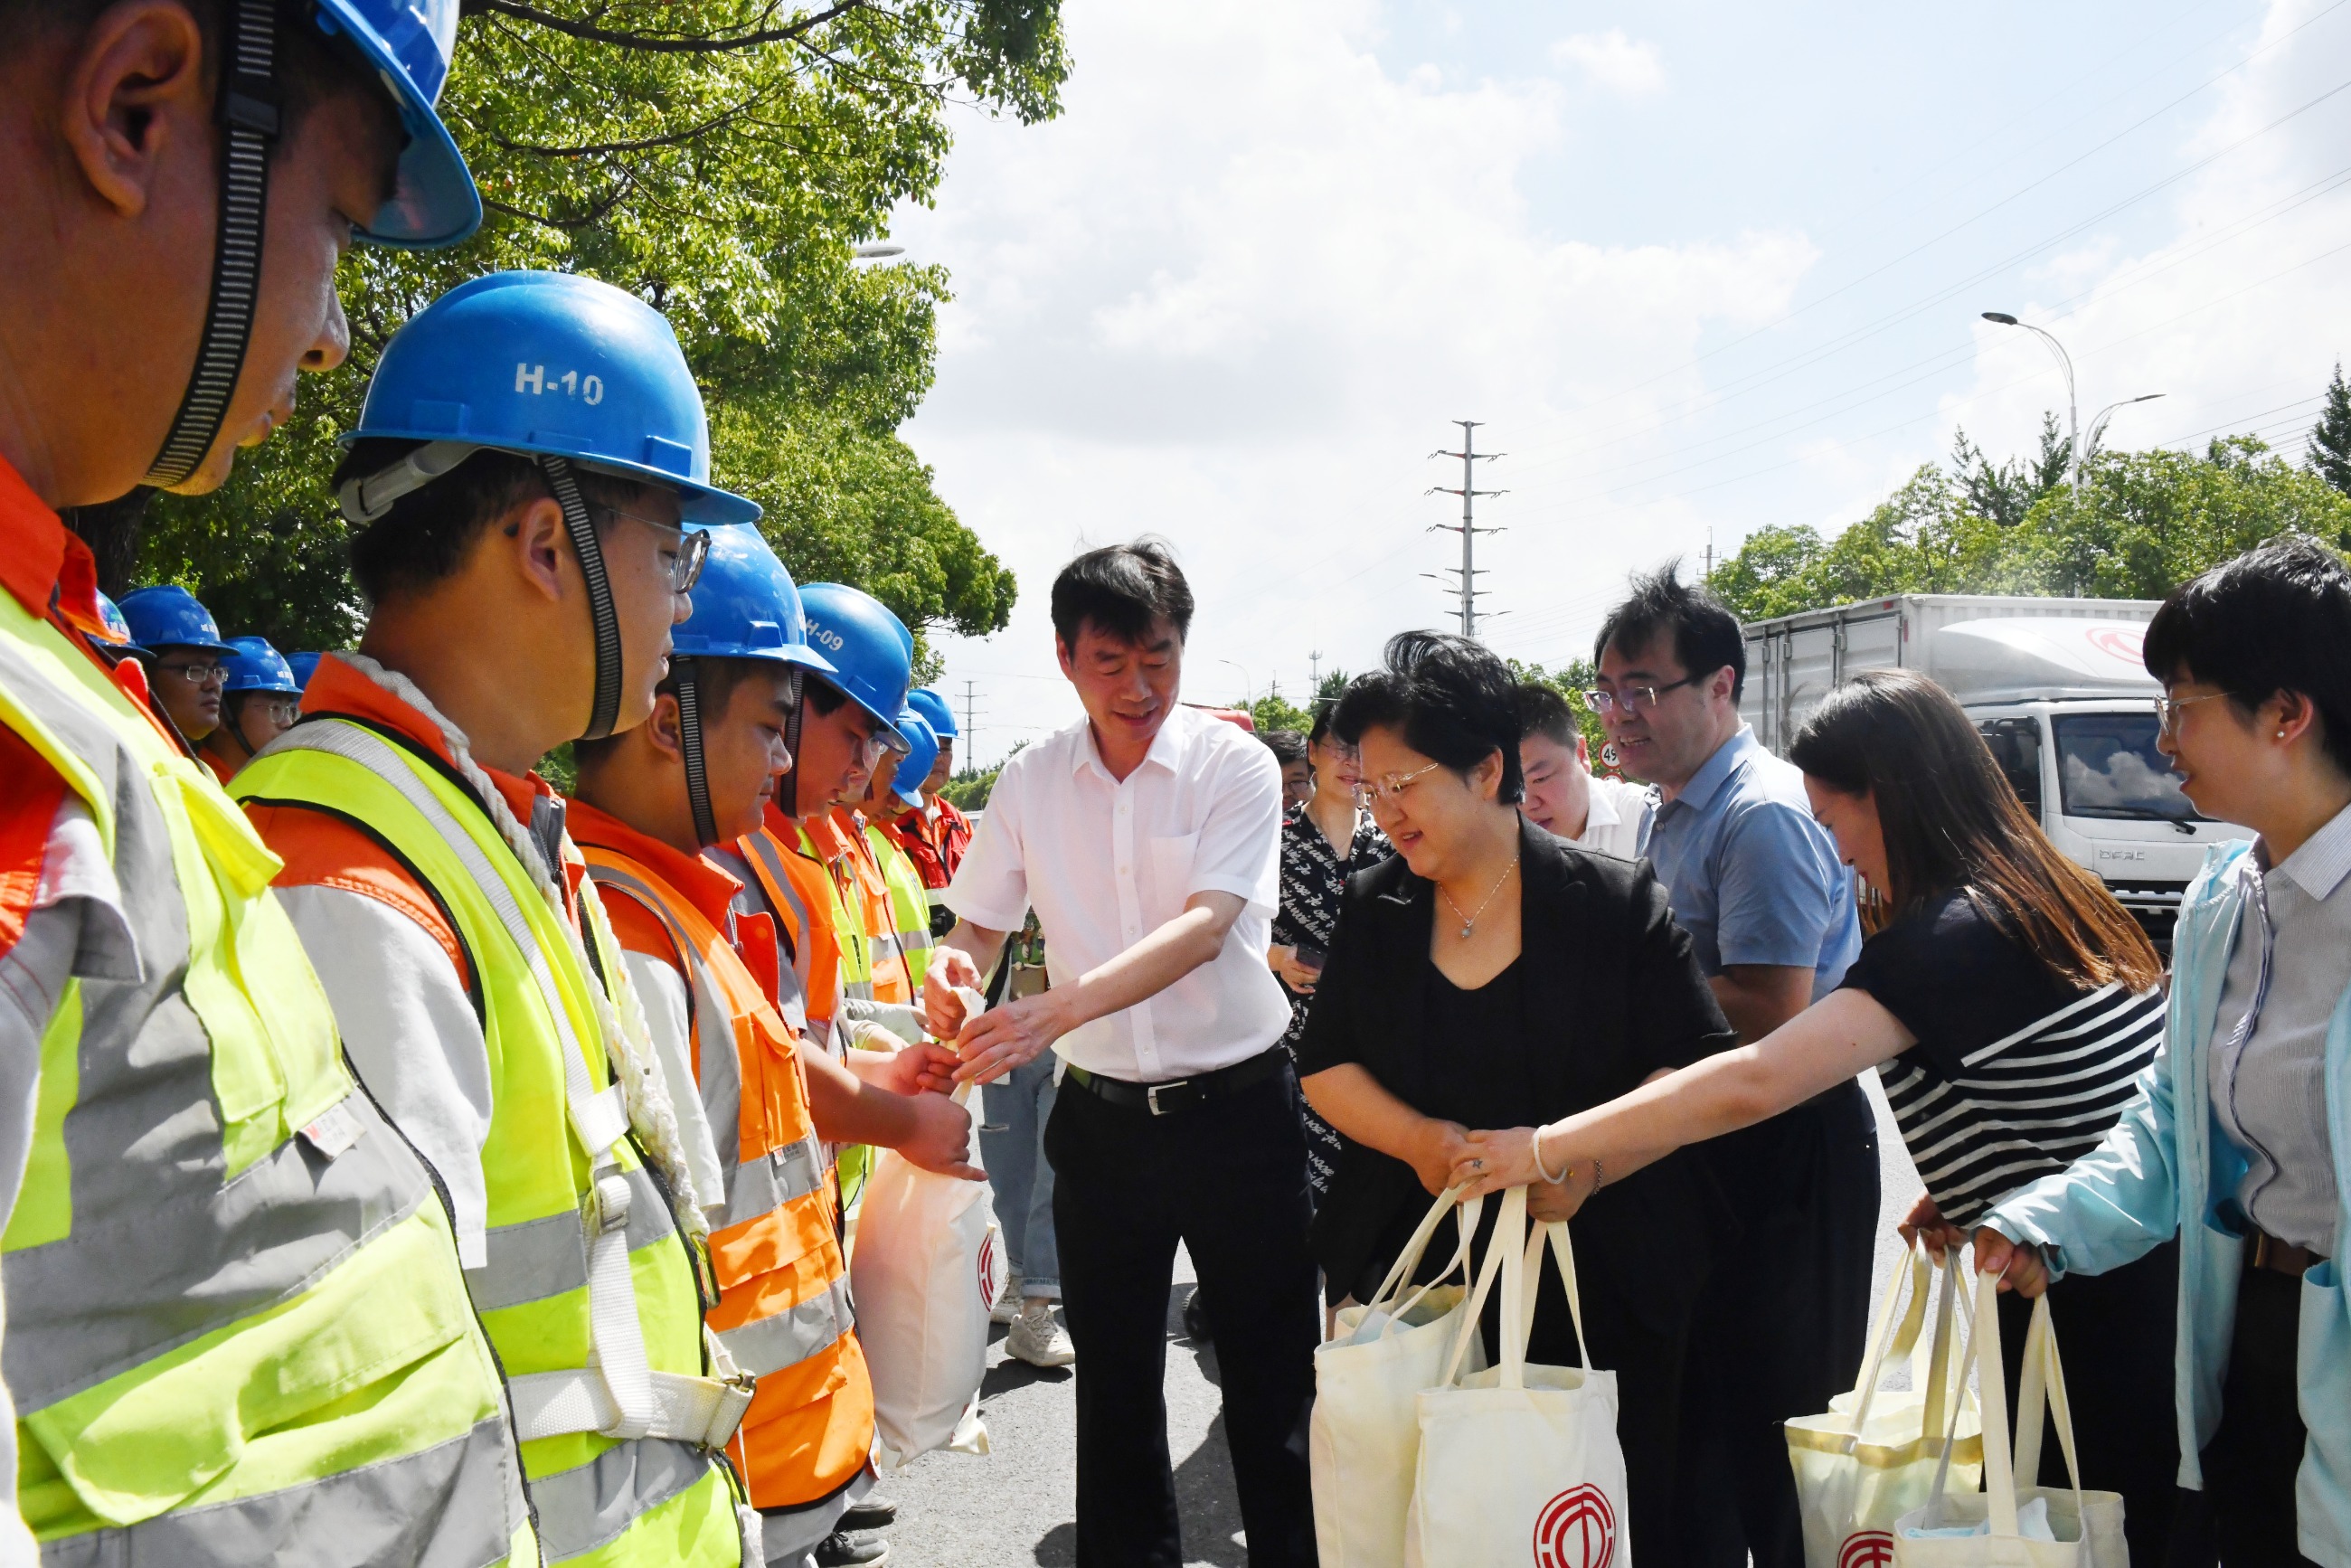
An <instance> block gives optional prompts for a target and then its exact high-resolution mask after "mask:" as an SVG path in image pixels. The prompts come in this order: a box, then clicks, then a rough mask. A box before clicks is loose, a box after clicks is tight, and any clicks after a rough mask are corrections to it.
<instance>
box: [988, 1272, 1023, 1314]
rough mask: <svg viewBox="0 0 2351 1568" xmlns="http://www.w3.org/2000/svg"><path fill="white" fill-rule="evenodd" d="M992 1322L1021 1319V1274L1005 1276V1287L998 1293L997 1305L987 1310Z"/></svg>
mask: <svg viewBox="0 0 2351 1568" xmlns="http://www.w3.org/2000/svg"><path fill="white" fill-rule="evenodd" d="M987 1321H988V1322H992V1323H1017V1322H1019V1321H1020V1276H1019V1275H1018V1274H1007V1275H1005V1276H1004V1289H1002V1290H1001V1291H998V1292H997V1293H996V1305H994V1306H993V1307H990V1308H989V1309H988V1310H987Z"/></svg>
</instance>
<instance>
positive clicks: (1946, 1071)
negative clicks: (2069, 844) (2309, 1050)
mask: <svg viewBox="0 0 2351 1568" xmlns="http://www.w3.org/2000/svg"><path fill="white" fill-rule="evenodd" d="M1844 984H1845V985H1846V986H1847V987H1850V988H1855V989H1857V990H1863V991H1866V992H1868V993H1869V994H1870V995H1871V996H1872V997H1873V998H1876V1000H1877V1002H1878V1003H1879V1004H1880V1005H1881V1006H1883V1007H1885V1008H1886V1010H1887V1011H1888V1012H1891V1013H1892V1014H1894V1016H1895V1017H1896V1019H1900V1020H1901V1022H1902V1024H1903V1025H1904V1027H1905V1028H1907V1029H1908V1030H1910V1032H1911V1033H1912V1034H1913V1035H1914V1036H1916V1037H1917V1044H1916V1045H1914V1046H1912V1047H1911V1048H1910V1049H1909V1050H1907V1051H1904V1052H1903V1053H1902V1054H1901V1055H1900V1056H1898V1057H1896V1058H1895V1060H1894V1061H1891V1062H1888V1063H1886V1065H1885V1066H1884V1067H1882V1068H1880V1069H1879V1070H1878V1071H1879V1076H1880V1078H1881V1079H1882V1080H1883V1082H1884V1083H1885V1086H1886V1101H1887V1103H1888V1104H1889V1105H1890V1106H1891V1107H1892V1109H1893V1112H1894V1119H1895V1123H1896V1125H1898V1126H1899V1127H1900V1128H1901V1130H1902V1141H1903V1143H1904V1144H1905V1145H1907V1146H1908V1148H1909V1151H1910V1158H1911V1161H1912V1163H1913V1164H1915V1165H1916V1166H1917V1169H1918V1177H1919V1180H1920V1181H1922V1182H1923V1183H1925V1184H1926V1187H1927V1193H1928V1197H1932V1198H1933V1199H1934V1200H1935V1207H1937V1208H1938V1209H1940V1210H1941V1211H1942V1213H1943V1217H1944V1218H1946V1219H1947V1220H1949V1222H1951V1223H1952V1224H1954V1225H1959V1226H1968V1225H1972V1224H1974V1223H1975V1221H1976V1220H1977V1218H1979V1217H1980V1216H1981V1215H1982V1214H1983V1213H1984V1211H1985V1210H1987V1209H1989V1208H1990V1207H1991V1206H1992V1205H1993V1204H1995V1203H1998V1202H1999V1201H2000V1200H2001V1198H2003V1197H2007V1196H2008V1195H2009V1194H2010V1193H2011V1192H2014V1191H2016V1190H2017V1189H2018V1188H2019V1187H2022V1186H2026V1185H2027V1184H2029V1183H2031V1182H2033V1181H2036V1180H2038V1179H2039V1178H2040V1177H2042V1176H2047V1175H2049V1174H2051V1173H2052V1172H2054V1171H2060V1170H2063V1169H2064V1168H2065V1167H2066V1166H2069V1165H2071V1164H2073V1163H2074V1161H2075V1160H2076V1159H2078V1158H2080V1157H2081V1156H2082V1155H2085V1154H2087V1153H2089V1152H2090V1151H2091V1150H2092V1149H2094V1148H2095V1147H2096V1146H2097V1145H2098V1143H2099V1141H2100V1140H2101V1139H2102V1138H2104V1137H2105V1133H2106V1129H2107V1128H2109V1127H2111V1126H2113V1125H2114V1124H2115V1122H2116V1118H2117V1117H2119V1116H2120V1115H2121V1113H2122V1111H2123V1108H2124V1107H2125V1106H2126V1105H2127V1104H2129V1103H2130V1101H2131V1097H2132V1094H2133V1092H2135V1085H2134V1081H2135V1080H2136V1079H2137V1076H2138V1074H2139V1072H2140V1071H2142V1070H2143V1069H2144V1068H2146V1067H2147V1064H2148V1063H2149V1062H2151V1061H2154V1060H2155V1054H2156V1051H2158V1048H2159V1047H2160V1046H2161V1045H2162V1043H2163V1013H2164V998H2163V993H2162V992H2161V991H2160V990H2150V991H2147V992H2143V993H2138V994H2133V993H2132V992H2131V991H2130V990H2128V989H2127V988H2125V987H2124V986H2123V985H2122V984H2121V983H2120V982H2116V983H2115V984H2111V985H2107V986H2104V987H2101V988H2097V989H2095V990H2087V991H2085V990H2083V989H2082V988H2078V987H2076V986H2074V985H2073V984H2071V983H2070V982H2067V981H2065V980H2064V979H2061V978H2060V977H2057V976H2056V975H2054V974H2053V973H2051V972H2050V970H2049V969H2048V968H2047V967H2045V966H2044V965H2043V964H2042V963H2041V961H2040V960H2039V959H2038V958H2037V957H2035V956H2033V954H2032V950H2031V949H2030V948H2029V947H2027V946H2025V944H2024V943H2023V942H2022V941H2021V940H2019V939H2018V938H2016V937H2015V936H2011V934H2010V933H2009V932H2008V931H2007V930H2006V929H2005V928H2004V927H2003V926H2002V925H2001V924H2000V923H1999V922H1998V921H1997V920H1995V919H1993V918H1992V917H1991V916H1990V915H1986V914H1984V913H1983V912H1982V911H1980V910H1979V909H1978V908H1977V907H1976V906H1975V904H1973V903H1972V902H1970V900H1969V899H1968V898H1967V897H1966V896H1965V895H1964V894H1953V895H1951V896H1949V897H1948V898H1945V899H1943V900H1941V901H1939V902H1930V903H1929V904H1928V905H1927V907H1925V908H1923V909H1921V910H1919V911H1917V913H1915V914H1913V915H1909V916H1907V917H1906V918H1905V919H1902V920H1899V921H1896V923H1895V924H1894V925H1890V926H1888V927H1887V928H1886V930H1884V931H1881V932H1879V933H1878V934H1877V935H1876V936H1873V937H1871V938H1870V939H1869V941H1868V943H1867V944H1866V945H1865V946H1864V947H1863V949H1862V956H1861V957H1860V958H1859V959H1858V960H1857V961H1856V962H1855V965H1854V967H1853V968H1852V970H1851V971H1850V972H1849V973H1848V974H1847V976H1846V977H1845V980H1844Z"/></svg>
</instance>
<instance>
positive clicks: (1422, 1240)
mask: <svg viewBox="0 0 2351 1568" xmlns="http://www.w3.org/2000/svg"><path fill="white" fill-rule="evenodd" d="M1456 1204H1458V1205H1459V1206H1460V1210H1461V1213H1460V1217H1459V1219H1458V1223H1457V1224H1456V1225H1455V1226H1454V1230H1455V1232H1456V1240H1455V1244H1454V1248H1453V1261H1452V1262H1450V1263H1447V1265H1446V1266H1445V1271H1444V1272H1443V1273H1441V1274H1438V1275H1437V1276H1436V1277H1435V1278H1434V1279H1432V1280H1430V1281H1428V1283H1426V1285H1423V1286H1421V1287H1420V1288H1419V1289H1418V1290H1416V1291H1413V1293H1412V1299H1411V1300H1410V1301H1405V1302H1404V1303H1403V1304H1402V1305H1401V1306H1399V1305H1397V1304H1396V1298H1397V1297H1398V1296H1401V1295H1402V1294H1403V1293H1404V1291H1405V1286H1407V1285H1409V1284H1410V1283H1411V1282H1412V1276H1413V1271H1414V1270H1416V1269H1418V1268H1419V1267H1420V1260H1421V1257H1422V1255H1423V1254H1425V1253H1426V1251H1427V1250H1428V1242H1429V1239H1430V1238H1431V1237H1433V1236H1435V1235H1436V1234H1437V1222H1438V1221H1440V1220H1442V1219H1443V1218H1445V1216H1446V1215H1447V1213H1448V1212H1450V1211H1451V1210H1452V1208H1453V1207H1454V1206H1455V1205H1456ZM1485 1207H1486V1200H1485V1199H1484V1198H1483V1197H1473V1198H1469V1199H1467V1200H1466V1201H1465V1200H1464V1199H1463V1198H1462V1197H1461V1188H1460V1187H1458V1186H1453V1187H1447V1189H1446V1190H1445V1191H1444V1192H1442V1193H1439V1194H1438V1195H1437V1201H1436V1202H1435V1203H1433V1204H1430V1205H1429V1206H1428V1212H1427V1213H1426V1214H1424V1215H1422V1216H1421V1217H1420V1223H1419V1224H1418V1225H1416V1226H1415V1227H1413V1231H1412V1237H1411V1239H1409V1240H1407V1241H1406V1242H1405V1244H1404V1250H1403V1251H1401V1252H1398V1253H1397V1254H1396V1260H1395V1263H1394V1264H1393V1265H1391V1266H1390V1267H1389V1269H1388V1272H1387V1278H1385V1279H1384V1280H1382V1281H1380V1288H1379V1289H1378V1290H1376V1291H1373V1292H1372V1299H1371V1300H1370V1301H1366V1302H1364V1316H1365V1317H1369V1316H1370V1315H1371V1314H1372V1312H1374V1311H1378V1310H1383V1309H1384V1310H1385V1312H1386V1313H1387V1322H1384V1323H1383V1324H1381V1325H1380V1332H1379V1337H1380V1338H1381V1339H1385V1338H1387V1337H1388V1335H1390V1334H1392V1333H1395V1331H1396V1329H1397V1328H1398V1327H1399V1326H1400V1325H1401V1324H1402V1323H1403V1322H1404V1318H1405V1313H1406V1312H1411V1311H1412V1309H1413V1308H1415V1307H1416V1306H1418V1305H1420V1301H1421V1298H1422V1297H1424V1296H1426V1295H1427V1294H1428V1292H1429V1291H1433V1290H1435V1289H1437V1286H1439V1285H1442V1284H1443V1283H1445V1281H1447V1280H1449V1279H1451V1278H1453V1275H1454V1273H1455V1271H1456V1270H1458V1271H1459V1272H1460V1274H1461V1277H1462V1279H1463V1281H1468V1277H1469V1274H1468V1268H1469V1239H1470V1238H1471V1237H1472V1236H1475V1235H1476V1234H1477V1233H1478V1220H1479V1216H1480V1215H1481V1214H1483V1213H1484V1211H1485Z"/></svg>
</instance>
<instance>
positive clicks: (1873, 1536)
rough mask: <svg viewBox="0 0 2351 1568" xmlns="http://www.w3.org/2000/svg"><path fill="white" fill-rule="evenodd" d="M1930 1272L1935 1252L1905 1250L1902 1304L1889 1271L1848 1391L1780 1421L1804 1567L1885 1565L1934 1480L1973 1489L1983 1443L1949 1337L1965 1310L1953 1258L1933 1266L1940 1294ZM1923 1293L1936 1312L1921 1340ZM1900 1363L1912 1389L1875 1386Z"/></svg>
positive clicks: (1953, 1337) (1898, 1284)
mask: <svg viewBox="0 0 2351 1568" xmlns="http://www.w3.org/2000/svg"><path fill="white" fill-rule="evenodd" d="M1937 1272H1938V1270H1936V1267H1935V1264H1934V1260H1933V1255H1932V1254H1931V1253H1929V1252H1928V1250H1927V1249H1926V1248H1925V1247H1924V1246H1923V1245H1921V1246H1917V1247H1914V1248H1913V1249H1911V1254H1910V1267H1909V1270H1907V1273H1908V1282H1909V1290H1908V1291H1907V1298H1908V1300H1907V1306H1905V1304H1904V1297H1905V1291H1904V1290H1903V1278H1902V1276H1901V1275H1899V1274H1897V1275H1896V1278H1895V1280H1894V1283H1893V1285H1892V1288H1890V1289H1889V1290H1888V1291H1886V1302H1885V1305H1884V1306H1883V1307H1881V1308H1880V1309H1879V1310H1878V1316H1877V1324H1876V1329H1875V1330H1874V1331H1873V1333H1871V1335H1870V1350H1869V1359H1868V1361H1867V1362H1866V1363H1865V1364H1864V1365H1863V1367H1862V1371H1861V1377H1860V1379H1859V1380H1858V1381H1857V1382H1855V1384H1854V1385H1853V1390H1852V1392H1851V1393H1847V1394H1840V1395H1838V1396H1836V1397H1835V1398H1834V1399H1833V1400H1831V1401H1830V1402H1829V1408H1828V1411H1827V1413H1826V1414H1824V1415H1820V1416H1798V1417H1796V1418H1795V1419H1793V1420H1792V1421H1790V1422H1788V1423H1787V1435H1788V1459H1789V1462H1790V1464H1792V1466H1793V1467H1794V1469H1795V1472H1796V1499H1797V1504H1798V1506H1799V1508H1800V1510H1801V1511H1802V1515H1803V1523H1804V1568H1886V1564H1887V1563H1891V1562H1892V1561H1893V1557H1894V1521H1896V1520H1897V1519H1899V1518H1901V1517H1902V1515H1904V1514H1906V1513H1908V1512H1910V1511H1912V1510H1913V1509H1916V1508H1917V1507H1919V1506H1920V1505H1921V1504H1923V1503H1924V1502H1925V1501H1926V1500H1927V1496H1928V1492H1929V1491H1930V1490H1933V1488H1934V1487H1935V1485H1936V1483H1937V1478H1938V1476H1940V1477H1941V1478H1942V1480H1943V1484H1944V1485H1946V1486H1949V1487H1952V1488H1956V1489H1958V1490H1961V1491H1966V1492H1972V1491H1973V1490H1975V1489H1976V1482H1977V1479H1978V1478H1979V1477H1980V1475H1981V1474H1982V1470H1983V1440H1982V1437H1981V1436H1980V1432H1981V1427H1980V1421H1979V1416H1978V1413H1977V1409H1976V1403H1975V1396H1973V1395H1972V1394H1970V1392H1969V1390H1968V1386H1967V1382H1966V1379H1965V1377H1964V1376H1962V1375H1961V1373H1962V1368H1963V1363H1962V1360H1961V1351H1962V1340H1961V1336H1960V1335H1959V1333H1957V1332H1955V1331H1956V1328H1957V1324H1956V1323H1955V1321H1954V1320H1955V1316H1956V1312H1955V1306H1956V1305H1963V1304H1964V1302H1965V1301H1966V1297H1965V1295H1964V1293H1963V1290H1964V1287H1963V1286H1962V1284H1961V1282H1960V1279H1959V1272H1960V1270H1959V1258H1958V1254H1957V1253H1956V1252H1955V1253H1953V1254H1951V1255H1950V1256H1949V1257H1947V1258H1946V1259H1945V1260H1943V1267H1942V1269H1941V1270H1940V1273H1941V1279H1942V1285H1941V1289H1940V1290H1939V1291H1937V1290H1935V1289H1934V1281H1935V1277H1936V1274H1937ZM1930 1294H1932V1295H1933V1296H1934V1297H1935V1300H1936V1306H1935V1316H1934V1326H1933V1331H1932V1333H1928V1332H1926V1328H1927V1301H1928V1296H1929V1295H1930ZM1897 1310H1898V1315H1897ZM1906 1356H1907V1358H1908V1359H1909V1364H1910V1386H1909V1387H1908V1388H1907V1389H1889V1388H1883V1387H1880V1386H1879V1384H1880V1381H1881V1379H1882V1378H1884V1376H1885V1375H1886V1373H1887V1371H1888V1370H1889V1368H1888V1366H1887V1362H1888V1361H1889V1360H1892V1361H1893V1362H1895V1363H1896V1364H1899V1363H1900V1361H1901V1359H1902V1358H1904V1357H1906ZM1954 1399H1956V1400H1957V1401H1958V1408H1957V1410H1956V1411H1955V1412H1954V1411H1952V1410H1951V1407H1950V1406H1951V1401H1953V1400H1954ZM1949 1414H1955V1415H1956V1416H1957V1417H1958V1420H1957V1425H1956V1426H1954V1425H1952V1424H1951V1423H1950V1422H1949V1420H1947V1419H1946V1416H1947V1415H1949ZM1947 1435H1948V1436H1949V1438H1950V1440H1951V1443H1952V1454H1951V1463H1950V1466H1949V1469H1948V1471H1946V1470H1945V1469H1944V1467H1943V1464H1942V1458H1943V1443H1944V1439H1945V1437H1946V1436H1947Z"/></svg>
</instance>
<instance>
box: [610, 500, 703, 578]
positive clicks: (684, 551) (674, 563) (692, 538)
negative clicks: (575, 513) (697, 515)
mask: <svg viewBox="0 0 2351 1568" xmlns="http://www.w3.org/2000/svg"><path fill="white" fill-rule="evenodd" d="M588 504H589V505H590V506H591V507H594V508H595V509H596V510H598V511H600V512H609V513H611V515H612V516H613V517H626V518H628V519H629V521H631V522H632V523H643V524H644V526H645V527H647V528H655V529H658V530H659V531H661V532H663V533H665V534H675V535H676V536H677V554H676V555H674V556H673V557H671V558H670V563H669V591H671V592H672V593H691V592H693V591H694V585H695V583H697V582H699V581H701V580H702V563H703V562H704V561H705V560H708V559H710V530H709V529H707V528H684V527H681V526H680V525H678V524H676V523H664V522H663V521H662V520H661V519H660V518H658V517H639V516H638V515H637V514H636V513H634V512H624V511H622V510H621V508H620V507H609V506H606V505H605V504H604V503H603V502H601V501H590V502H589V503H588Z"/></svg>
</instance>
